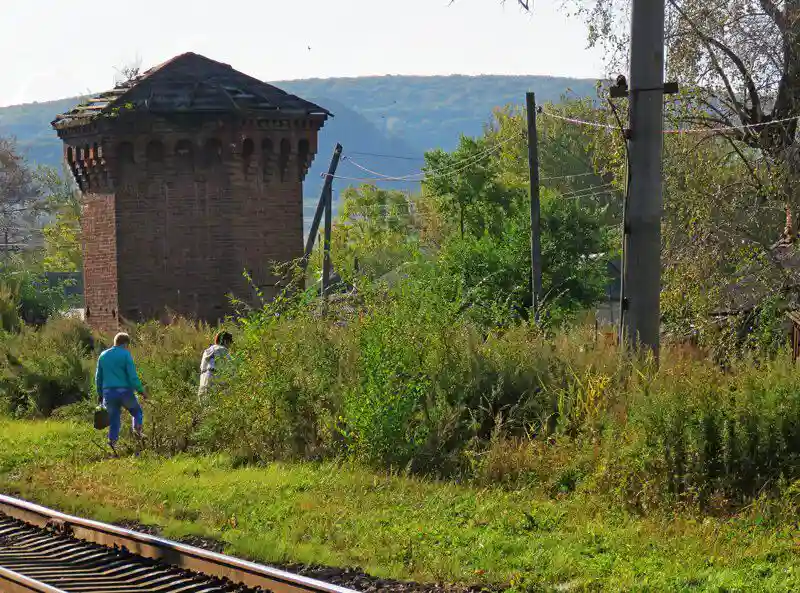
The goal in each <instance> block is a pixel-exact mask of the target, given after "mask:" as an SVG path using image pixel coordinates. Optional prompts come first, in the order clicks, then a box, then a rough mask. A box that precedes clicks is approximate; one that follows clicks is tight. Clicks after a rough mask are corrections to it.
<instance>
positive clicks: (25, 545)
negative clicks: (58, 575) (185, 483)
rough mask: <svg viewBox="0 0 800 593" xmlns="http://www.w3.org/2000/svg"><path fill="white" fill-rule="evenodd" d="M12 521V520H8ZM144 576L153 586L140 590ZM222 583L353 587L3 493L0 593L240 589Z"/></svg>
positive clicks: (281, 588)
mask: <svg viewBox="0 0 800 593" xmlns="http://www.w3.org/2000/svg"><path fill="white" fill-rule="evenodd" d="M3 515H5V517H6V518H7V519H5V521H4V520H3ZM9 519H10V520H12V523H16V525H12V524H10V523H9ZM20 525H23V527H24V528H23V527H20ZM25 529H27V531H26V530H25ZM4 534H6V535H4ZM8 534H12V535H13V539H12V538H9V535H8ZM4 538H5V539H4ZM6 539H8V541H11V542H12V543H13V544H15V545H16V546H17V547H18V548H19V549H22V550H24V552H25V554H23V555H19V554H17V555H15V554H14V553H13V550H12V552H9V551H8V550H7V549H6V548H7V546H4V541H6ZM80 544H83V545H82V546H81V545H80ZM67 561H69V562H72V563H73V564H71V565H70V573H69V574H68V575H66V576H65V577H64V578H63V579H56V580H55V581H53V579H52V577H51V576H50V573H51V572H52V571H53V570H56V569H59V568H58V567H59V566H60V565H59V562H67ZM73 565H74V568H73ZM59 570H63V568H62V569H59ZM98 575H101V576H102V584H100V583H98V582H97V581H96V580H95V581H92V579H97V578H98ZM46 577H47V578H46ZM202 578H205V579H206V582H207V584H206V585H202V584H198V583H200V582H201V580H202ZM148 579H149V580H148ZM154 579H155V581H158V582H159V583H161V584H159V585H158V586H157V587H156V586H155V585H154V584H152V582H153V581H154ZM198 579H200V580H198ZM145 580H147V583H150V584H147V585H146V586H147V588H141V587H142V586H145V584H144V581H145ZM90 581H91V582H92V583H96V584H95V585H92V587H94V588H88V589H87V588H82V587H86V586H88V583H89V582H90ZM223 582H227V583H230V584H237V585H238V586H241V585H244V586H246V587H248V588H253V589H261V590H262V591H271V592H272V593H355V592H354V591H353V590H352V589H346V588H344V587H339V586H337V585H331V584H328V583H323V582H321V581H317V580H315V579H310V578H307V577H303V576H300V575H296V574H292V573H289V572H286V571H283V570H279V569H276V568H272V567H268V566H263V565H260V564H256V563H253V562H248V561H245V560H240V559H238V558H233V557H231V556H226V555H223V554H218V553H215V552H211V551H208V550H203V549H201V548H196V547H193V546H188V545H185V544H181V543H178V542H173V541H169V540H166V539H163V538H159V537H155V536H152V535H148V534H144V533H138V532H135V531H131V530H129V529H123V528H121V527H117V526H115V525H109V524H107V523H100V522H98V521H92V520H89V519H82V518H79V517H74V516H72V515H67V514H65V513H61V512H58V511H55V510H52V509H48V508H45V507H43V506H40V505H37V504H34V503H31V502H28V501H25V500H20V499H18V498H13V497H10V496H5V495H1V494H0V583H2V584H0V591H2V592H3V593H6V591H8V592H9V593H18V592H25V593H29V592H31V591H35V592H41V593H64V591H115V592H120V593H121V592H123V591H125V592H128V591H186V592H187V593H188V592H189V591H198V592H200V591H209V592H210V591H234V590H237V589H235V588H234V589H231V588H229V587H228V586H223V585H222V583H223ZM54 587H55V588H54ZM58 587H61V588H58Z"/></svg>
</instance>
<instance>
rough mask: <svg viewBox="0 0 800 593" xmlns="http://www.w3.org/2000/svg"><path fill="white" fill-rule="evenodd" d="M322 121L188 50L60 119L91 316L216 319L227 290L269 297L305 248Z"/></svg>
mask: <svg viewBox="0 0 800 593" xmlns="http://www.w3.org/2000/svg"><path fill="white" fill-rule="evenodd" d="M329 116H330V113H329V112H328V111H326V110H325V109H323V108H321V107H319V106H317V105H314V104H313V103H309V102H308V101H305V100H303V99H300V98H298V97H296V96H294V95H290V94H288V93H286V92H284V91H282V90H280V89H278V88H275V87H274V86H271V85H268V84H265V83H263V82H261V81H259V80H256V79H254V78H251V77H250V76H247V75H245V74H242V73H240V72H237V71H236V70H234V69H233V68H231V67H230V66H228V65H226V64H221V63H219V62H215V61H214V60H210V59H208V58H205V57H203V56H200V55H197V54H193V53H186V54H183V55H180V56H178V57H176V58H173V59H172V60H170V61H168V62H166V63H164V64H162V65H160V66H157V67H155V68H152V69H151V70H149V71H147V72H145V73H144V74H142V75H140V76H137V77H135V78H133V79H132V80H130V81H128V82H125V83H123V84H120V85H118V86H117V87H116V88H115V89H113V90H111V91H108V92H105V93H101V94H99V95H97V96H95V97H92V98H90V99H89V100H88V101H86V102H85V103H82V104H81V105H79V106H77V107H76V108H75V109H73V110H72V111H70V112H69V113H65V114H62V115H59V116H58V117H56V119H55V120H54V121H53V127H54V128H55V129H56V130H57V132H58V135H59V137H60V138H61V140H62V141H63V143H64V156H65V159H66V162H67V165H68V166H69V168H70V170H71V171H72V174H73V175H74V176H75V180H76V182H77V184H78V186H79V188H80V190H81V192H82V195H83V212H82V219H81V227H82V237H83V257H84V264H83V265H84V285H85V307H86V309H85V315H86V317H87V320H88V321H89V323H90V324H91V325H92V326H93V327H95V328H97V329H100V330H104V331H115V330H116V329H117V328H118V327H119V322H120V320H122V319H126V320H131V321H140V320H145V319H153V318H159V317H161V316H163V315H164V314H165V312H167V311H171V312H174V313H177V314H180V315H184V316H188V317H191V318H195V319H201V320H206V321H210V322H214V321H217V320H219V319H221V318H222V317H224V316H225V315H226V314H229V313H230V312H231V306H230V299H229V295H230V294H233V295H234V296H236V297H237V298H241V299H242V300H245V301H246V300H249V299H251V298H252V296H253V294H254V287H253V285H255V286H257V287H258V288H260V289H261V291H262V292H263V293H264V294H265V295H266V296H267V297H268V298H269V297H271V296H273V295H274V294H275V292H276V290H277V288H276V283H277V282H278V280H279V278H277V277H275V276H274V275H273V264H274V263H275V262H288V261H292V260H294V259H297V258H299V257H300V256H302V254H303V185H302V184H303V180H304V178H305V176H306V173H307V172H308V168H309V166H310V165H311V162H312V160H313V158H314V155H315V154H316V152H317V136H318V132H319V130H320V128H321V127H322V126H323V125H324V123H325V121H326V119H327V118H328V117H329ZM245 272H247V273H249V275H250V276H251V278H252V283H250V282H248V281H247V279H246V278H245V277H244V273H245Z"/></svg>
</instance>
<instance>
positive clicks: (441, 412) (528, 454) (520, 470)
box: [0, 285, 800, 512]
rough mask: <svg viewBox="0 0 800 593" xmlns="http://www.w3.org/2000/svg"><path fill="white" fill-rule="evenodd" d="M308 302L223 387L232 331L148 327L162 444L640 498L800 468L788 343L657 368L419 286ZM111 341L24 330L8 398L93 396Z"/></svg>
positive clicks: (707, 499)
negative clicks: (213, 368)
mask: <svg viewBox="0 0 800 593" xmlns="http://www.w3.org/2000/svg"><path fill="white" fill-rule="evenodd" d="M439 294H442V293H441V292H439ZM305 303H306V302H305V301H303V300H302V299H301V300H298V302H297V303H296V304H295V305H293V306H291V307H286V306H285V303H284V306H283V308H282V309H281V311H280V314H277V313H276V311H275V310H272V309H265V310H264V311H261V312H257V313H253V314H252V315H251V316H250V317H249V318H247V319H245V320H241V321H240V322H239V323H238V325H236V326H235V327H233V328H232V329H233V330H234V333H235V338H236V341H235V345H234V349H233V354H234V356H233V359H232V361H231V364H229V365H227V366H225V367H223V368H222V370H221V374H220V376H219V377H218V379H219V380H218V382H217V384H216V387H215V389H214V390H212V392H211V393H210V394H209V395H208V397H207V399H205V400H200V399H199V397H198V394H197V381H198V376H197V375H198V365H199V359H200V354H201V352H202V350H203V349H204V348H205V347H206V346H207V345H208V343H210V340H211V336H212V333H213V328H209V327H206V326H202V325H196V324H192V323H189V322H185V321H177V322H175V323H174V324H173V325H172V326H170V327H166V328H165V327H162V326H160V325H157V324H146V325H142V326H139V327H136V328H134V329H133V330H132V333H133V337H134V351H133V353H134V357H135V358H136V361H137V364H138V365H139V368H140V371H141V375H142V377H143V379H144V381H145V384H146V385H147V387H148V389H149V391H150V393H151V398H150V401H149V402H148V403H147V404H146V406H145V411H146V415H147V421H146V425H147V431H148V435H149V436H150V439H151V443H152V445H153V446H154V447H155V448H156V449H157V450H159V451H162V452H164V453H167V454H171V453H175V452H179V451H215V452H217V451H223V452H227V453H229V454H231V455H232V456H234V457H235V458H236V459H238V460H240V461H241V462H258V461H266V460H271V459H323V458H349V459H353V460H356V461H358V462H360V463H363V464H367V465H370V466H373V467H376V468H384V469H385V468H394V469H397V470H407V471H412V472H419V473H425V474H429V475H435V476H442V477H458V478H465V479H471V480H477V481H479V482H482V483H486V484H498V483H499V484H505V485H507V486H510V487H516V486H518V485H520V484H527V485H531V484H538V485H539V486H541V487H542V488H546V489H547V491H548V492H550V493H551V494H552V495H553V496H560V495H563V494H564V493H567V492H570V491H572V490H575V489H579V488H586V489H599V490H603V491H606V492H610V493H612V494H613V495H615V496H617V497H618V498H619V499H620V500H621V501H622V502H624V503H625V504H627V505H630V506H631V507H632V508H635V509H638V510H639V511H641V512H647V510H648V509H649V508H652V507H653V506H654V505H665V504H668V505H671V504H684V505H685V504H688V505H696V506H699V507H702V508H707V509H708V508H714V509H718V510H720V511H724V510H726V509H730V508H735V507H736V506H739V505H741V504H743V503H746V502H747V501H750V500H753V499H755V498H757V497H759V496H765V495H766V496H769V495H771V493H775V492H778V491H779V490H781V489H782V488H783V487H784V486H785V485H787V484H792V483H793V482H794V481H796V480H798V479H800V389H798V385H799V384H800V383H799V382H798V380H799V379H800V373H799V372H798V370H797V369H796V368H795V366H794V365H793V364H792V362H791V360H789V358H788V357H786V356H779V357H777V358H775V359H773V360H769V361H764V360H761V361H754V360H742V361H740V362H738V363H736V364H734V365H733V366H731V367H730V368H727V369H726V370H725V371H723V370H721V369H720V368H718V367H715V366H714V365H713V364H712V363H710V362H708V361H704V360H692V359H690V358H687V357H685V356H682V355H681V353H680V351H678V350H675V351H674V352H673V351H671V350H670V349H669V348H667V349H666V351H665V353H664V355H663V358H662V364H661V367H660V369H658V370H656V369H655V368H654V367H653V366H652V365H649V364H648V363H647V361H640V360H635V359H632V358H628V357H625V356H622V355H621V354H620V353H619V352H618V351H617V350H615V349H614V348H613V347H611V346H608V345H606V344H605V343H604V342H603V341H602V340H600V341H598V340H597V337H596V336H595V334H594V331H593V330H592V329H590V328H588V327H582V326H578V327H570V328H566V329H564V330H563V331H560V332H557V333H556V334H555V335H543V334H542V333H541V332H539V331H538V330H536V329H535V328H531V327H527V326H517V327H514V328H512V329H509V330H506V331H503V332H494V333H486V332H485V331H483V330H482V329H481V328H479V327H477V326H474V325H472V324H471V323H470V322H468V321H465V319H464V318H463V317H462V316H459V312H458V311H455V310H454V309H453V305H452V301H449V300H448V299H446V298H444V297H437V296H436V295H435V294H434V295H431V294H428V293H426V292H425V291H424V290H422V289H421V288H420V287H419V286H413V285H409V286H404V287H401V288H400V289H398V291H396V292H395V293H393V294H391V295H390V294H389V293H387V292H386V291H383V290H376V291H374V292H372V293H365V294H362V297H361V299H360V300H359V301H358V302H356V301H353V302H352V303H350V305H348V306H341V307H340V309H337V310H336V311H330V312H329V313H330V315H329V317H326V318H322V317H320V316H319V314H318V311H317V309H316V308H315V307H314V306H311V305H308V304H305ZM101 342H102V340H100V339H96V340H95V343H94V349H92V345H93V341H92V336H91V334H90V332H88V330H87V329H86V328H85V327H83V326H82V325H81V324H79V323H78V322H75V321H68V320H54V321H52V322H50V323H48V324H47V325H46V326H45V327H43V328H42V329H40V330H33V329H29V328H23V329H22V330H21V331H20V332H19V333H17V334H5V335H4V337H3V339H2V340H0V405H2V409H3V410H4V411H5V413H8V414H13V415H17V416H22V415H28V416H29V415H40V416H43V415H47V414H49V413H51V412H52V410H53V409H55V408H57V407H59V406H64V405H66V404H71V403H74V402H76V401H79V400H81V399H84V400H86V399H91V398H93V397H94V396H93V395H91V377H92V372H93V365H94V359H95V357H96V356H97V354H98V351H99V349H100V347H101V346H102V343H101Z"/></svg>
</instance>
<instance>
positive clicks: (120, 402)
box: [103, 387, 144, 445]
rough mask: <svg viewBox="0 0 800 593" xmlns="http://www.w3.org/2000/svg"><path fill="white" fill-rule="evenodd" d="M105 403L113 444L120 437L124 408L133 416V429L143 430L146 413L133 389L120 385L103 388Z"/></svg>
mask: <svg viewBox="0 0 800 593" xmlns="http://www.w3.org/2000/svg"><path fill="white" fill-rule="evenodd" d="M103 405H104V406H105V408H106V410H108V442H109V443H111V444H112V445H114V444H115V443H116V442H117V439H119V429H120V424H121V420H122V419H121V418H120V416H121V415H122V408H125V409H126V410H128V412H130V414H131V416H133V430H134V431H139V430H141V428H142V422H143V420H144V413H143V412H142V406H140V405H139V400H137V399H136V395H135V394H134V393H133V390H132V389H126V388H118V387H112V388H110V389H103Z"/></svg>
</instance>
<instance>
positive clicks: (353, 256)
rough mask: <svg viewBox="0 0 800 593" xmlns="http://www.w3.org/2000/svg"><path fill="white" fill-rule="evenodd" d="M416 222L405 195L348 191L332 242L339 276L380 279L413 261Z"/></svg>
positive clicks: (368, 187)
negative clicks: (403, 264) (405, 263)
mask: <svg viewBox="0 0 800 593" xmlns="http://www.w3.org/2000/svg"><path fill="white" fill-rule="evenodd" d="M415 219H416V216H415V214H414V211H413V204H412V202H411V200H410V198H409V196H408V195H407V194H405V193H404V192H401V191H397V190H385V189H381V188H378V187H375V186H374V185H366V184H365V185H362V186H361V187H358V188H353V187H350V188H348V189H346V190H345V191H344V192H343V194H342V205H341V209H340V212H339V217H338V220H337V224H336V227H335V228H334V231H333V238H332V253H333V258H334V264H335V266H336V269H337V271H338V272H339V274H341V275H342V276H343V277H348V278H350V279H355V278H356V277H366V278H369V279H376V278H378V277H380V276H382V275H384V274H386V273H387V272H389V271H391V270H393V269H394V268H396V267H397V266H399V265H401V264H402V263H404V262H407V261H409V260H410V259H412V258H413V254H414V253H415V252H416V243H417V240H416V237H417V233H418V231H417V229H416V227H415ZM317 259H319V257H318V258H317Z"/></svg>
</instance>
